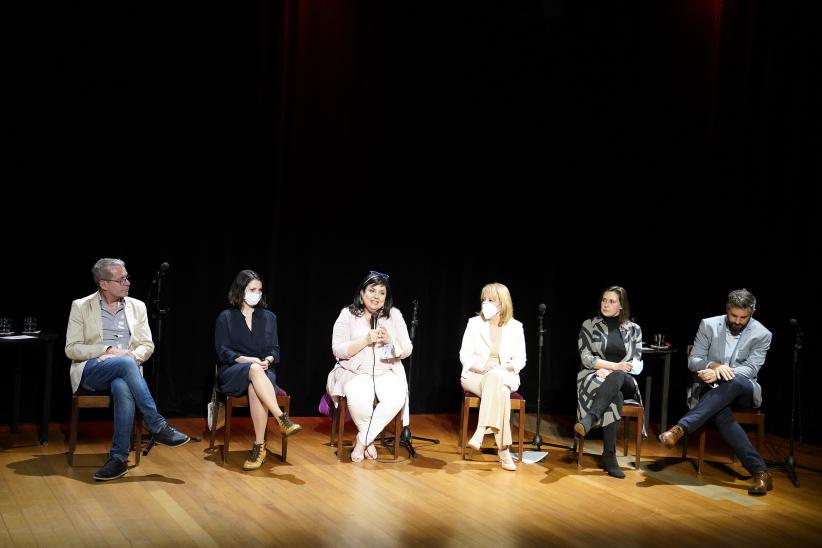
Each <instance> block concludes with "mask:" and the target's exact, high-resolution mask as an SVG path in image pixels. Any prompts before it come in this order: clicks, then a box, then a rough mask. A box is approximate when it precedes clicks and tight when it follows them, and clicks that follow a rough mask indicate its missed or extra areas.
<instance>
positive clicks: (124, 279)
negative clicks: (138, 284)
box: [100, 276, 131, 285]
mask: <svg viewBox="0 0 822 548" xmlns="http://www.w3.org/2000/svg"><path fill="white" fill-rule="evenodd" d="M100 281H102V282H117V283H118V284H120V285H126V284H127V283H128V284H130V283H131V276H123V277H122V278H120V279H119V280H109V279H108V278H103V279H102V280H100Z"/></svg>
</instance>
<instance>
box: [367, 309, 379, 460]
mask: <svg viewBox="0 0 822 548" xmlns="http://www.w3.org/2000/svg"><path fill="white" fill-rule="evenodd" d="M379 314H380V311H379V310H377V311H376V312H372V313H371V329H372V330H376V329H377V320H378V319H379ZM371 358H372V359H371V386H372V388H373V390H374V399H372V400H371V417H369V418H368V428H366V429H365V441H368V434H369V433H371V421H372V420H374V411H375V409H376V407H375V406H374V400H375V399H377V380H376V378H375V372H376V369H377V343H376V342H374V343H371ZM367 450H368V445H366V446H365V449H364V450H363V457H365V451H367ZM375 450H376V448H375ZM366 458H367V457H366Z"/></svg>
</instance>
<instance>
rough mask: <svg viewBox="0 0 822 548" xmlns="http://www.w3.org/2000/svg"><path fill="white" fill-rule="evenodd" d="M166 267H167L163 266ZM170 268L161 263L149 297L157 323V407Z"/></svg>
mask: <svg viewBox="0 0 822 548" xmlns="http://www.w3.org/2000/svg"><path fill="white" fill-rule="evenodd" d="M163 267H165V268H163ZM167 268H168V263H163V264H162V265H160V270H158V271H157V273H156V274H155V275H154V280H152V282H151V288H150V289H149V297H151V296H152V294H153V297H154V298H153V299H151V298H149V304H150V306H151V311H152V312H151V317H152V319H154V320H155V321H156V322H157V323H156V325H157V329H156V335H155V338H156V342H155V343H154V354H153V356H152V357H153V358H154V379H153V381H154V382H153V384H154V390H153V392H154V394H153V396H154V403H155V404H156V405H157V408H158V409H159V408H160V368H161V357H162V350H163V316H164V315H165V314H167V313H168V309H165V308H163V307H162V302H161V297H162V292H163V276H164V275H165V271H166V269H167Z"/></svg>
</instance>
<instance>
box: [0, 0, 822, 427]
mask: <svg viewBox="0 0 822 548" xmlns="http://www.w3.org/2000/svg"><path fill="white" fill-rule="evenodd" d="M386 4H387V3H383V2H337V3H335V2H320V1H301V2H296V1H293V0H292V1H285V2H279V3H278V2H262V1H261V2H245V3H235V4H232V5H219V6H212V5H202V4H197V5H189V6H185V7H183V6H178V5H163V6H162V7H156V6H155V7H150V6H143V5H141V6H138V7H134V6H121V5H113V4H105V5H103V6H102V7H101V6H94V7H89V6H78V5H69V4H66V3H59V4H55V5H54V6H51V7H49V8H45V7H43V6H40V5H38V6H28V5H23V6H13V7H4V8H3V10H4V12H5V14H4V17H3V18H2V19H3V21H4V27H5V29H4V30H5V32H4V35H5V36H6V40H7V41H8V44H7V46H8V47H7V51H8V52H11V53H10V54H9V56H8V57H9V64H8V67H9V72H8V74H9V78H8V80H7V93H9V95H7V112H6V118H7V124H4V125H5V129H6V133H7V139H6V142H7V143H8V144H10V145H11V146H10V147H8V149H7V151H6V152H7V165H8V166H9V167H10V169H9V170H8V172H7V175H8V177H7V179H6V184H5V185H4V186H6V187H7V188H10V187H12V186H14V187H15V189H16V190H15V192H16V193H17V194H16V195H17V196H21V197H19V198H14V199H11V198H7V199H5V200H3V202H2V206H0V207H2V218H3V220H4V222H3V225H4V227H5V232H4V234H5V241H4V246H3V257H4V261H3V264H4V268H3V269H2V274H0V275H1V276H2V280H0V282H2V283H0V316H4V317H11V318H12V319H13V320H14V322H15V325H16V326H17V328H18V329H19V327H20V325H21V323H22V318H23V317H24V316H29V315H34V316H37V317H38V319H39V320H40V324H41V325H42V326H43V328H45V329H47V330H49V331H54V332H57V333H58V334H59V336H60V337H61V340H59V341H58V344H59V345H60V347H61V348H62V345H63V342H64V341H63V340H62V338H63V337H64V334H65V326H66V320H67V317H68V312H69V306H70V303H71V300H72V299H75V298H78V297H81V296H84V295H87V294H89V293H91V292H92V291H93V289H94V288H93V286H92V281H91V275H90V269H91V266H92V265H93V264H94V262H95V261H96V260H97V259H98V258H100V257H103V256H110V257H120V258H122V259H124V260H125V261H126V263H127V267H128V270H129V272H130V274H131V275H132V279H133V284H132V287H131V295H132V296H135V297H138V298H141V299H145V298H146V297H147V292H148V290H149V287H150V284H151V281H152V278H153V276H154V274H155V272H156V271H157V269H158V268H159V265H160V264H161V263H162V262H164V261H167V262H169V263H170V265H171V268H170V269H169V271H168V272H167V275H166V276H165V278H164V281H163V294H162V303H163V305H164V307H165V308H167V309H168V310H169V312H168V314H167V315H166V316H165V317H164V318H165V319H164V327H163V339H162V354H161V360H160V361H161V362H162V363H160V364H157V363H154V362H156V361H157V360H151V361H149V362H148V363H147V367H146V376H147V378H148V379H149V380H150V386H151V385H152V382H153V378H154V375H159V379H160V382H159V393H158V394H157V400H158V403H159V405H160V408H161V410H162V411H163V412H164V413H165V414H166V415H168V416H171V417H174V416H202V415H203V414H204V411H205V403H206V401H207V399H208V397H209V394H210V390H211V381H212V374H213V363H214V351H213V325H214V318H215V317H216V315H217V314H218V312H219V311H220V310H221V309H222V308H223V307H224V306H225V295H226V293H227V290H228V286H229V284H230V282H231V280H232V279H233V277H234V275H235V274H236V273H237V272H238V271H239V270H241V269H244V268H253V269H255V270H257V271H258V272H260V273H261V274H262V275H263V278H264V283H265V290H266V293H267V298H268V301H269V305H270V308H271V309H272V310H273V311H274V312H275V313H276V314H277V315H278V317H279V320H280V338H281V345H282V354H283V361H282V364H281V365H280V366H279V367H278V375H279V378H280V381H281V384H282V386H283V387H284V388H285V389H286V390H288V392H289V393H291V394H292V395H293V397H294V399H293V414H294V415H297V416H300V415H313V414H316V413H317V411H316V409H317V403H318V401H319V399H320V397H321V395H322V393H323V389H324V383H325V377H326V375H327V373H328V371H329V370H330V369H331V367H332V366H333V364H334V360H333V356H332V354H331V350H330V339H331V328H332V325H333V322H334V320H335V318H336V316H337V314H338V313H339V310H340V309H341V308H342V307H343V306H346V305H347V304H349V303H350V302H351V301H352V299H353V297H354V290H355V288H356V284H357V283H358V282H359V280H360V279H361V278H362V276H363V275H364V274H365V273H366V272H367V271H368V270H370V269H374V270H379V271H382V272H387V273H389V274H390V276H391V281H392V285H393V290H394V295H395V302H396V305H397V306H398V307H399V308H400V310H401V311H402V312H403V313H404V315H405V316H406V319H407V320H408V321H409V322H410V316H411V309H412V301H413V300H415V299H417V300H418V301H419V303H420V314H419V320H420V325H419V328H418V329H417V339H416V341H415V343H416V344H415V352H414V360H413V370H412V372H411V375H410V382H411V388H412V400H411V410H412V413H427V412H456V410H457V409H458V401H459V398H460V389H459V381H458V374H459V361H458V356H457V353H458V350H459V346H460V341H461V337H462V333H463V329H464V327H465V323H466V321H467V320H468V318H469V317H471V316H472V315H473V314H474V313H475V312H476V311H477V310H478V308H479V302H478V299H479V293H480V289H481V288H482V286H483V285H484V284H485V283H488V282H491V281H499V282H502V283H505V284H506V285H507V286H508V287H509V289H510V290H511V292H512V295H513V298H514V305H515V315H516V317H517V318H518V319H520V320H521V321H523V323H524V324H525V329H526V343H527V345H528V352H529V359H528V364H527V366H526V368H525V370H524V371H523V374H522V380H523V384H522V389H521V391H522V392H523V394H524V396H525V397H526V398H527V400H528V401H529V410H533V409H534V407H535V404H536V399H537V398H536V396H537V390H538V389H537V371H538V364H537V307H538V305H539V304H540V303H545V304H546V305H547V307H548V312H547V314H546V317H545V327H546V329H547V334H546V338H545V341H546V342H545V348H544V358H543V364H542V365H543V379H542V408H543V411H548V412H551V413H559V414H566V415H572V414H573V413H574V409H575V382H574V379H575V375H576V372H577V370H578V368H579V359H578V356H577V353H576V337H577V332H578V329H579V326H580V324H581V322H582V321H583V320H584V319H586V318H588V317H590V316H592V315H594V314H595V313H596V312H597V310H598V302H597V299H598V296H599V292H600V291H601V289H602V288H603V287H605V286H608V285H611V284H620V285H623V286H624V287H626V288H627V290H628V294H629V296H630V298H631V308H632V314H633V315H634V316H635V318H636V319H637V321H638V322H639V323H640V325H641V326H642V328H643V331H644V332H645V334H646V337H645V338H646V341H649V342H650V340H651V338H650V337H651V334H652V333H654V332H659V331H662V332H664V333H665V334H666V335H667V338H668V340H669V341H670V342H672V343H673V344H674V346H675V347H677V348H678V349H679V350H680V352H679V353H678V354H676V355H675V356H674V359H673V367H672V379H671V401H670V409H669V415H668V416H669V421H674V420H676V418H678V416H679V415H681V414H682V413H683V412H684V410H685V406H684V399H685V398H684V391H685V385H686V381H687V379H688V377H689V374H688V372H687V368H686V366H685V357H684V348H685V346H686V345H687V344H689V343H691V342H692V340H693V336H694V333H695V331H696V328H697V326H698V323H699V320H700V319H701V318H703V317H707V316H712V315H717V314H722V313H723V312H724V302H725V297H726V295H727V293H728V292H729V291H730V290H732V289H735V288H739V287H747V288H748V289H750V290H752V291H753V292H754V293H755V295H756V296H757V298H758V300H759V307H758V309H757V318H758V319H759V320H760V321H762V322H763V323H764V324H765V325H766V326H767V327H768V328H769V329H771V330H772V331H773V333H774V339H773V345H772V347H771V351H770V353H769V357H768V363H767V365H766V367H765V368H764V369H763V371H762V372H761V375H760V380H761V383H762V385H763V386H764V390H765V410H766V412H767V414H768V419H767V421H768V424H767V429H768V431H769V432H773V433H779V434H783V435H785V434H786V433H787V431H788V424H789V416H790V379H791V377H790V372H791V358H792V353H793V344H794V341H795V339H794V331H793V330H792V329H791V328H790V327H789V325H788V320H789V319H790V318H796V319H798V320H799V322H800V323H801V325H802V326H803V328H804V331H805V333H806V338H805V348H804V350H803V362H802V363H801V368H800V369H801V372H802V375H803V376H802V380H804V381H805V382H804V383H803V385H802V391H801V394H802V401H801V412H802V417H803V430H802V431H803V434H804V436H805V438H806V439H809V440H811V441H820V434H819V433H818V432H813V431H812V429H811V428H810V427H809V425H812V424H813V423H814V421H815V420H816V419H817V418H818V417H819V411H818V409H817V408H816V406H815V405H814V401H813V398H814V395H815V394H814V393H813V392H812V391H811V388H809V386H813V384H812V383H811V381H812V378H813V370H812V366H811V360H812V357H813V356H815V355H816V354H817V351H818V346H819V345H818V339H817V337H816V329H815V327H816V326H817V323H818V322H817V320H816V317H817V314H816V311H815V307H814V305H813V303H812V301H810V302H809V301H808V299H813V298H814V293H813V292H812V290H811V288H812V287H814V286H815V284H814V285H812V281H815V280H816V276H814V278H813V280H812V279H811V264H812V263H814V262H815V261H818V260H819V247H818V243H817V238H816V237H813V236H812V234H814V233H817V232H818V230H815V229H814V228H813V227H815V226H816V224H817V223H816V218H815V215H818V213H817V212H818V208H819V198H818V192H817V190H816V188H815V185H816V182H817V181H818V180H819V159H818V158H819V152H818V139H815V136H817V135H818V134H819V129H820V128H819V121H820V112H819V96H820V94H819V66H820V65H819V63H818V59H819V45H818V40H814V39H812V38H811V36H812V34H811V21H813V20H814V18H813V17H812V16H811V15H812V13H811V12H812V11H813V8H812V7H810V6H804V5H802V6H793V5H792V6H782V5H779V4H776V3H766V2H737V1H728V0H726V1H724V2H722V3H721V4H720V2H718V1H717V2H697V1H688V2H678V3H675V4H674V5H669V4H668V3H658V2H640V3H635V2H609V3H604V5H592V4H590V3H585V4H580V3H577V2H570V1H562V0H543V1H530V2H518V3H514V4H513V5H508V4H505V3H495V2H471V3H465V4H463V5H447V6H441V5H437V6H432V5H427V4H425V5H421V4H414V3H409V4H405V5H393V4H392V5H386ZM46 184H48V185H50V186H56V187H58V188H59V190H58V191H56V192H45V191H44V190H43V188H44V187H45V185H46ZM7 195H8V196H10V195H11V194H7ZM12 219H14V220H12ZM155 330H156V327H155ZM155 335H156V333H155ZM10 359H11V357H10V356H9V354H8V353H4V354H3V356H2V360H3V363H10V362H9V360H10ZM38 360H39V357H38V356H37V355H36V353H33V352H32V353H30V354H27V356H26V363H27V364H28V363H30V364H31V365H30V367H29V366H28V365H27V367H26V378H25V379H24V391H25V392H26V394H27V400H28V401H27V402H26V404H27V405H26V408H25V409H24V411H23V419H24V420H29V421H34V420H36V418H37V412H38V409H39V408H38V398H39V394H40V392H39V388H40V384H39V383H38V380H41V379H40V377H39V375H41V373H40V370H39V361H38ZM54 365H55V369H56V374H55V377H54V397H53V400H54V402H53V403H54V406H53V407H54V411H53V416H54V419H55V420H66V417H67V415H68V407H69V404H68V402H69V396H70V394H69V391H70V389H69V382H68V360H67V359H65V358H64V357H63V356H62V355H60V353H59V352H58V359H57V360H56V362H55V364H54ZM646 367H658V366H655V365H653V364H652V363H651V362H648V364H646ZM655 372H658V373H661V370H658V369H655ZM3 385H4V388H3V389H2V390H3V394H4V395H5V396H7V395H8V394H10V391H11V387H10V383H3ZM660 388H661V374H658V375H657V376H656V377H655V394H654V401H655V405H654V408H655V409H654V410H653V411H652V418H653V419H654V420H658V416H659V415H658V410H657V407H658V405H659V400H660V398H659V390H660ZM3 401H8V399H7V398H4V400H3ZM8 407H9V406H3V408H2V409H0V420H3V421H7V420H8V416H9V412H10V411H9V409H8ZM412 427H413V422H412Z"/></svg>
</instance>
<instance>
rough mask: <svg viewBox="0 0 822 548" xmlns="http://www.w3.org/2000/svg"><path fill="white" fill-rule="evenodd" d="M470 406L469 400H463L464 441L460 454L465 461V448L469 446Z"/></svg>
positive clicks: (461, 427) (461, 443) (461, 444)
mask: <svg viewBox="0 0 822 548" xmlns="http://www.w3.org/2000/svg"><path fill="white" fill-rule="evenodd" d="M468 405H469V402H468V398H463V400H462V425H461V426H460V429H461V430H462V439H461V441H460V454H461V455H462V458H463V460H464V459H465V446H466V445H467V444H468V418H469V415H470V414H471V409H470V408H469V407H468Z"/></svg>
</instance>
